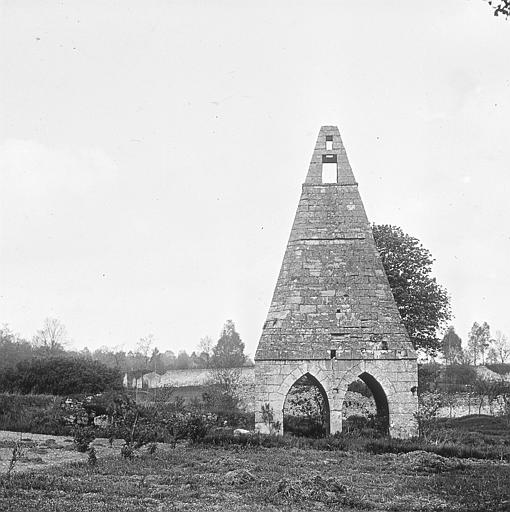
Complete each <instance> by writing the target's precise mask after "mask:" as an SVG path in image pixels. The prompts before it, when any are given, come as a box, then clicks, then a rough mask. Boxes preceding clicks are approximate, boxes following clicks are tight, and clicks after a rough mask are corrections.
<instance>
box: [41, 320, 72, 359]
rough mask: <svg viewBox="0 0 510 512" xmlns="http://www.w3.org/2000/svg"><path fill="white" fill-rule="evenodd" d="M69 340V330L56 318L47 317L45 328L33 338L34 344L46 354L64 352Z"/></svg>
mask: <svg viewBox="0 0 510 512" xmlns="http://www.w3.org/2000/svg"><path fill="white" fill-rule="evenodd" d="M67 342H68V336H67V330H66V328H65V326H64V325H63V324H62V323H61V322H60V320H57V319H56V318H46V320H45V321H44V326H43V328H42V329H41V330H39V331H37V333H36V334H35V336H34V338H33V344H34V346H36V347H39V348H40V349H41V350H42V351H43V352H44V353H45V354H46V355H55V354H58V353H59V352H63V351H64V347H65V345H66V344H67Z"/></svg>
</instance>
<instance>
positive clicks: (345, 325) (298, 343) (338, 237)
mask: <svg viewBox="0 0 510 512" xmlns="http://www.w3.org/2000/svg"><path fill="white" fill-rule="evenodd" d="M326 141H330V143H331V145H332V148H331V149H327V148H328V145H327V144H326ZM331 161H336V162H337V180H336V182H335V183H323V182H322V163H323V162H331ZM307 372H308V373H310V374H312V375H313V376H314V377H315V378H316V379H317V380H318V381H319V382H320V383H321V384H322V386H323V387H324V389H325V390H326V393H327V396H328V400H329V402H330V404H329V405H330V413H331V414H330V423H331V431H332V432H335V431H338V430H341V409H342V407H341V406H342V401H343V397H344V396H345V391H346V388H345V386H347V385H348V384H349V383H350V382H351V381H353V380H355V379H356V378H357V377H358V376H360V375H364V377H365V379H367V384H368V385H369V387H371V388H372V387H373V388H374V389H372V392H373V393H374V390H379V397H380V400H379V402H380V403H379V405H381V406H382V405H385V402H386V400H387V403H388V408H389V413H390V433H391V434H392V435H396V436H401V437H405V436H408V435H412V434H414V433H415V431H416V425H415V423H414V418H413V413H414V412H415V411H416V408H417V399H416V397H415V396H414V390H415V389H416V386H417V365H416V354H415V352H414V350H413V347H412V345H411V343H410V341H409V337H408V334H407V332H406V330H405V328H404V326H403V324H402V321H401V318H400V315H399V312H398V309H397V306H396V304H395V300H394V298H393V294H392V292H391V289H390V286H389V283H388V279H387V277H386V274H385V272H384V268H383V266H382V262H381V260H380V257H379V253H378V251H377V248H376V246H375V242H374V238H373V235H372V230H371V226H370V223H369V222H368V219H367V216H366V213H365V209H364V207H363V203H362V201H361V197H360V195H359V191H358V185H357V183H356V181H355V179H354V175H353V173H352V169H351V167H350V164H349V161H348V159H347V154H346V152H345V149H344V146H343V143H342V139H341V137H340V133H339V131H338V128H336V127H334V126H323V127H322V128H321V130H320V133H319V137H318V140H317V144H316V147H315V151H314V153H313V156H312V161H311V163H310V167H309V171H308V174H307V177H306V180H305V183H304V185H303V191H302V194H301V198H300V201H299V205H298V209H297V212H296V217H295V220H294V224H293V227H292V231H291V234H290V239H289V242H288V245H287V250H286V252H285V256H284V259H283V263H282V267H281V270H280V274H279V277H278V281H277V284H276V288H275V291H274V295H273V299H272V302H271V306H270V308H269V313H268V316H267V320H266V322H265V324H264V327H263V331H262V335H261V338H260V342H259V345H258V348H257V352H256V355H255V388H256V391H255V395H256V396H255V402H256V413H257V414H258V411H259V410H260V406H261V405H263V404H264V403H269V404H271V405H272V407H273V410H274V413H275V414H276V415H277V417H278V418H279V417H280V416H281V415H282V414H283V413H282V410H283V401H284V400H285V395H286V393H287V392H288V389H289V388H290V387H291V386H292V384H293V383H294V382H295V381H296V380H297V379H298V378H300V377H301V376H302V375H303V374H304V373H307ZM362 378H363V377H362ZM293 379H294V380H293ZM379 386H380V387H379ZM381 388H382V390H381ZM375 394H376V393H374V395H375ZM382 402H384V404H382ZM257 428H259V430H262V431H264V430H267V426H265V425H264V424H263V423H262V422H261V418H258V416H257Z"/></svg>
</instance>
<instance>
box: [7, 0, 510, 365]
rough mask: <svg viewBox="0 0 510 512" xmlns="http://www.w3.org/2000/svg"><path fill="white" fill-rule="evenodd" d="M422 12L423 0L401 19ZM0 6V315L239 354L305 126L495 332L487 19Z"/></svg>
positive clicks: (82, 339)
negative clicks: (331, 143)
mask: <svg viewBox="0 0 510 512" xmlns="http://www.w3.org/2000/svg"><path fill="white" fill-rule="evenodd" d="M423 4H424V5H423ZM382 5H383V6H384V7H380V6H379V5H375V4H374V5H369V4H367V3H366V2H353V1H338V0H336V1H331V2H326V1H317V0H315V1H313V2H312V1H309V2H304V1H298V2H297V1H287V2H284V1H280V2H273V1H260V0H258V1H257V2H239V1H238V0H237V1H228V2H227V1H219V0H215V1H212V2H205V1H188V0H186V1H180V2H177V1H168V0H165V1H163V0H161V1H155V0H153V1H147V0H144V1H143V2H142V1H138V2H135V1H127V0H122V1H119V2H113V1H101V2H96V1H87V2H83V1H67V0H60V1H51V0H47V1H45V2H40V1H39V0H37V1H36V0H33V1H29V0H26V1H23V2H20V1H14V0H13V1H7V0H0V6H1V8H0V66H1V67H0V69H1V76H0V190H1V194H2V198H1V201H0V230H1V231H0V323H4V322H6V323H8V324H9V325H10V327H11V328H12V329H13V330H14V331H16V332H18V333H20V334H21V335H23V336H25V337H28V338H31V336H32V335H33V334H34V333H35V331H36V330H37V329H38V328H40V327H41V325H42V323H43V320H44V318H45V317H48V316H51V317H56V318H58V319H60V320H61V321H62V322H63V323H64V324H65V325H66V327H67V330H68V332H69V334H70V336H71V338H72V340H73V344H72V346H74V347H75V348H81V347H83V346H85V345H87V346H89V347H90V348H97V347H99V346H101V345H107V346H111V347H113V346H117V345H124V348H125V349H130V348H132V347H133V346H134V345H135V344H136V342H137V340H138V339H139V338H140V337H141V336H144V335H146V334H148V333H153V334H154V336H155V339H156V344H157V345H158V346H159V348H160V349H161V350H165V349H172V350H174V351H178V350H179V349H186V350H188V351H192V350H193V349H195V347H196V345H197V344H198V342H199V340H200V338H201V337H203V336H205V335H210V336H212V337H213V338H214V339H216V338H217V336H218V333H219V331H220V329H221V327H222V325H223V323H224V322H225V320H227V319H233V320H234V322H235V323H236V326H237V329H238V331H239V332H240V334H241V337H242V339H243V340H244V341H245V343H246V346H247V351H248V352H249V353H250V354H251V355H253V353H254V351H255V348H256V345H257V342H258V338H259V336H260V332H261V328H262V324H263V322H264V320H265V316H266V314H267V310H268V308H269V303H270V300H271V296H272V293H273V289H274V285H275V282H276V278H277V275H278V271H279V268H280V264H281V260H282V257H283V253H284V251H285V246H286V243H287V238H288V235H289V231H290V227H291V224H292V220H293V217H294V213H295V210H296V207H297V202H298V199H299V195H300V192H301V184H302V182H303V181H304V178H305V175H306V171H307V169H308V164H309V160H310V157H311V155H312V151H313V148H314V145H315V140H316V137H317V133H318V131H319V128H320V126H321V125H324V124H335V125H338V126H339V128H340V132H341V134H342V137H343V140H344V143H345V146H346V149H347V153H348V156H349V158H350V161H351V165H352V167H353V170H354V173H355V176H356V178H357V179H358V181H359V184H360V191H361V194H362V199H363V201H364V203H365V207H366V209H367V213H368V215H369V218H370V220H371V221H374V222H377V223H391V224H396V225H399V226H401V227H402V228H403V229H404V230H405V231H406V232H408V233H409V234H412V235H414V236H416V237H417V238H419V239H420V240H421V241H422V242H423V244H424V245H425V247H427V248H428V249H430V250H431V252H432V254H433V255H434V257H435V258H436V260H437V261H436V264H435V273H436V275H437V277H438V280H439V281H440V282H441V283H442V284H444V285H445V286H446V287H447V289H448V290H449V292H450V294H451V296H452V305H453V312H454V314H455V319H454V321H453V324H454V325H455V327H456V329H457V331H458V333H459V334H460V336H461V337H462V338H463V339H466V338H467V332H468V330H469V328H470V326H471V324H472V323H473V321H475V320H476V321H478V322H481V321H487V322H488V323H489V324H490V326H491V328H492V329H493V330H495V329H500V330H503V331H505V332H506V333H507V334H510V314H509V300H508V292H509V290H510V270H509V268H510V259H509V254H510V229H509V227H508V220H509V217H510V215H509V214H510V198H509V191H510V178H509V173H508V171H509V163H510V145H509V144H508V126H509V123H510V59H509V58H508V48H510V20H509V21H506V20H505V19H503V18H495V17H494V16H492V13H491V9H490V7H489V6H488V4H487V3H486V2H484V1H483V0H470V1H469V0H433V1H432V0H431V1H428V2H423V3H422V2H402V1H396V0H395V1H386V2H384V3H383V4H382Z"/></svg>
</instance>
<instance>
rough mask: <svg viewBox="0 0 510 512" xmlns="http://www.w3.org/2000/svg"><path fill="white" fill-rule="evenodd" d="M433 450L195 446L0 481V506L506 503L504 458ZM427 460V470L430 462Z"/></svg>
mask: <svg viewBox="0 0 510 512" xmlns="http://www.w3.org/2000/svg"><path fill="white" fill-rule="evenodd" d="M448 460H449V461H450V462H448V463H445V462H444V461H442V460H441V458H440V457H439V458H438V456H435V458H432V459H431V458H430V457H429V456H427V455H423V452H417V454H416V455H413V454H407V455H395V454H384V455H373V454H367V453H362V452H342V451H334V452H327V451H318V450H313V449H306V450H302V449H297V448H290V449H289V448H264V447H240V446H231V447H229V448H214V447H197V446H194V447H193V446H190V447H186V446H184V445H180V446H178V447H177V448H176V449H174V450H172V449H170V448H169V447H168V446H161V445H160V446H159V447H158V451H157V452H156V453H155V454H154V455H149V454H147V453H143V454H142V455H140V456H138V457H137V458H135V459H134V460H133V461H129V460H123V459H121V458H120V456H118V455H117V456H111V457H108V458H105V459H100V460H98V463H97V465H96V466H94V467H91V466H88V465H87V464H86V462H82V463H74V464H69V465H66V466H63V467H56V468H51V469H49V470H46V471H45V472H44V473H43V472H30V473H19V474H16V475H14V476H13V477H12V478H11V480H10V481H9V480H7V479H6V478H5V477H3V476H2V477H1V479H0V510H2V511H6V512H7V511H12V512H14V511H16V512H18V511H37V512H49V511H54V510H65V511H69V512H77V511H88V510H98V511H103V510H104V511H106V510H108V511H123V512H124V511H127V512H138V511H146V510H163V511H166V510H168V511H170V510H175V511H194V510H201V511H203V512H207V511H220V510H229V511H232V512H238V511H279V510H282V511H283V510H288V511H290V510H292V511H296V512H299V511H309V510H317V511H322V510H324V511H325V510H342V511H355V510H373V511H383V510H384V511H401V510H406V511H407V510H409V511H434V510H449V511H466V512H468V511H473V512H474V511H479V510H491V511H504V510H508V509H509V508H510V487H509V486H508V482H509V481H510V465H508V464H501V463H488V462H481V461H470V460H463V461H462V462H460V461H458V462H455V463H454V462H453V461H452V459H448ZM431 468H432V470H431Z"/></svg>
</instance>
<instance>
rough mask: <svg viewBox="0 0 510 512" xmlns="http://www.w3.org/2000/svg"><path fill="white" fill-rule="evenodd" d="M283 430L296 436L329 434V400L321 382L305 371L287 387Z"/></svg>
mask: <svg viewBox="0 0 510 512" xmlns="http://www.w3.org/2000/svg"><path fill="white" fill-rule="evenodd" d="M283 432H284V433H285V434H293V435H296V436H306V437H324V436H326V435H328V434H329V401H328V396H327V394H326V391H325V390H324V387H323V386H322V384H321V383H320V382H319V381H318V380H317V379H316V378H315V377H314V376H313V375H311V374H310V373H305V374H304V375H303V376H302V377H300V378H299V379H298V380H297V381H296V382H294V384H293V385H292V386H291V388H290V389H289V392H288V393H287V396H286V397H285V402H284V404H283Z"/></svg>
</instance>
